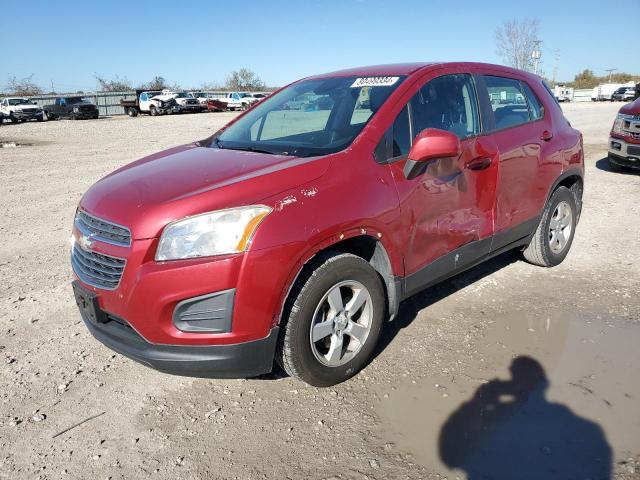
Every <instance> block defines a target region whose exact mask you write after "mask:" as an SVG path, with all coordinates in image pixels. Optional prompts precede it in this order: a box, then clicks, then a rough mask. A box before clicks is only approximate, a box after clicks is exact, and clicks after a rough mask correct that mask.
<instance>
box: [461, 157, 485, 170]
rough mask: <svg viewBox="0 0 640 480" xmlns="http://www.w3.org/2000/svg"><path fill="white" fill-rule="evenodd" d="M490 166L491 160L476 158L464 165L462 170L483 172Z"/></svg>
mask: <svg viewBox="0 0 640 480" xmlns="http://www.w3.org/2000/svg"><path fill="white" fill-rule="evenodd" d="M489 165H491V159H490V158H488V157H478V158H474V159H473V160H469V161H468V162H466V163H465V164H464V168H466V169H468V170H484V169H485V168H487V167H488V166H489Z"/></svg>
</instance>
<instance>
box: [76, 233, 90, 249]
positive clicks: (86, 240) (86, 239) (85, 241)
mask: <svg viewBox="0 0 640 480" xmlns="http://www.w3.org/2000/svg"><path fill="white" fill-rule="evenodd" d="M78 243H79V244H80V246H81V247H82V248H84V249H85V250H88V249H90V248H91V247H92V246H93V237H92V236H91V235H81V236H80V238H78Z"/></svg>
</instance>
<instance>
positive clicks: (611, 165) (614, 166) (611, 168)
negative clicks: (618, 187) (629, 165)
mask: <svg viewBox="0 0 640 480" xmlns="http://www.w3.org/2000/svg"><path fill="white" fill-rule="evenodd" d="M607 160H609V171H611V172H621V171H622V170H624V167H621V166H620V165H618V164H617V163H615V162H612V161H611V157H609V158H608V159H607Z"/></svg>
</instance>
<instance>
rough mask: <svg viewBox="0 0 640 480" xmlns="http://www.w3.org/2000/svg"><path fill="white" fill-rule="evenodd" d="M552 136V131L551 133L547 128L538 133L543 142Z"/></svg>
mask: <svg viewBox="0 0 640 480" xmlns="http://www.w3.org/2000/svg"><path fill="white" fill-rule="evenodd" d="M552 138H553V133H551V132H550V131H549V130H545V131H544V132H542V135H540V140H544V141H545V142H548V141H549V140H551V139H552Z"/></svg>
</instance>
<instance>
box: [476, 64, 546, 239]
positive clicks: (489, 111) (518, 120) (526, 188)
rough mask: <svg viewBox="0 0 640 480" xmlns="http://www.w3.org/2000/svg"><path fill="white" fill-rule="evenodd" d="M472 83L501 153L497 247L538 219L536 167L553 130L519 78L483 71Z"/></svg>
mask: <svg viewBox="0 0 640 480" xmlns="http://www.w3.org/2000/svg"><path fill="white" fill-rule="evenodd" d="M477 84H478V92H479V95H480V102H481V105H483V107H484V108H483V124H484V125H485V129H486V131H487V133H489V134H490V135H491V137H492V138H493V140H494V141H495V144H496V146H497V149H498V153H499V158H500V160H499V163H500V168H499V170H500V175H499V177H498V189H497V199H496V215H495V233H496V238H495V239H494V242H493V245H492V249H498V248H501V247H503V246H505V245H507V244H509V243H511V242H513V241H516V240H518V239H520V238H522V237H524V236H526V235H528V234H529V233H530V232H531V231H533V230H534V229H535V227H536V225H537V223H538V215H539V213H540V202H539V198H540V197H541V195H545V194H546V190H544V191H542V190H540V191H538V189H540V187H541V182H540V180H539V176H540V168H541V163H542V159H543V158H544V152H543V150H544V148H545V147H546V145H545V144H546V143H547V142H548V141H549V140H551V138H552V137H553V131H552V128H551V125H550V124H549V122H548V121H547V120H545V118H544V109H543V107H542V105H541V104H540V103H539V102H537V103H536V104H535V105H534V104H532V105H530V101H531V102H532V103H533V98H531V100H530V99H529V96H533V97H534V98H536V97H535V94H533V92H532V91H531V89H530V88H529V87H528V86H527V85H526V84H525V83H523V82H522V81H521V80H520V79H517V78H510V77H506V76H499V75H498V74H496V75H482V76H479V77H477ZM545 187H548V186H545Z"/></svg>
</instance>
